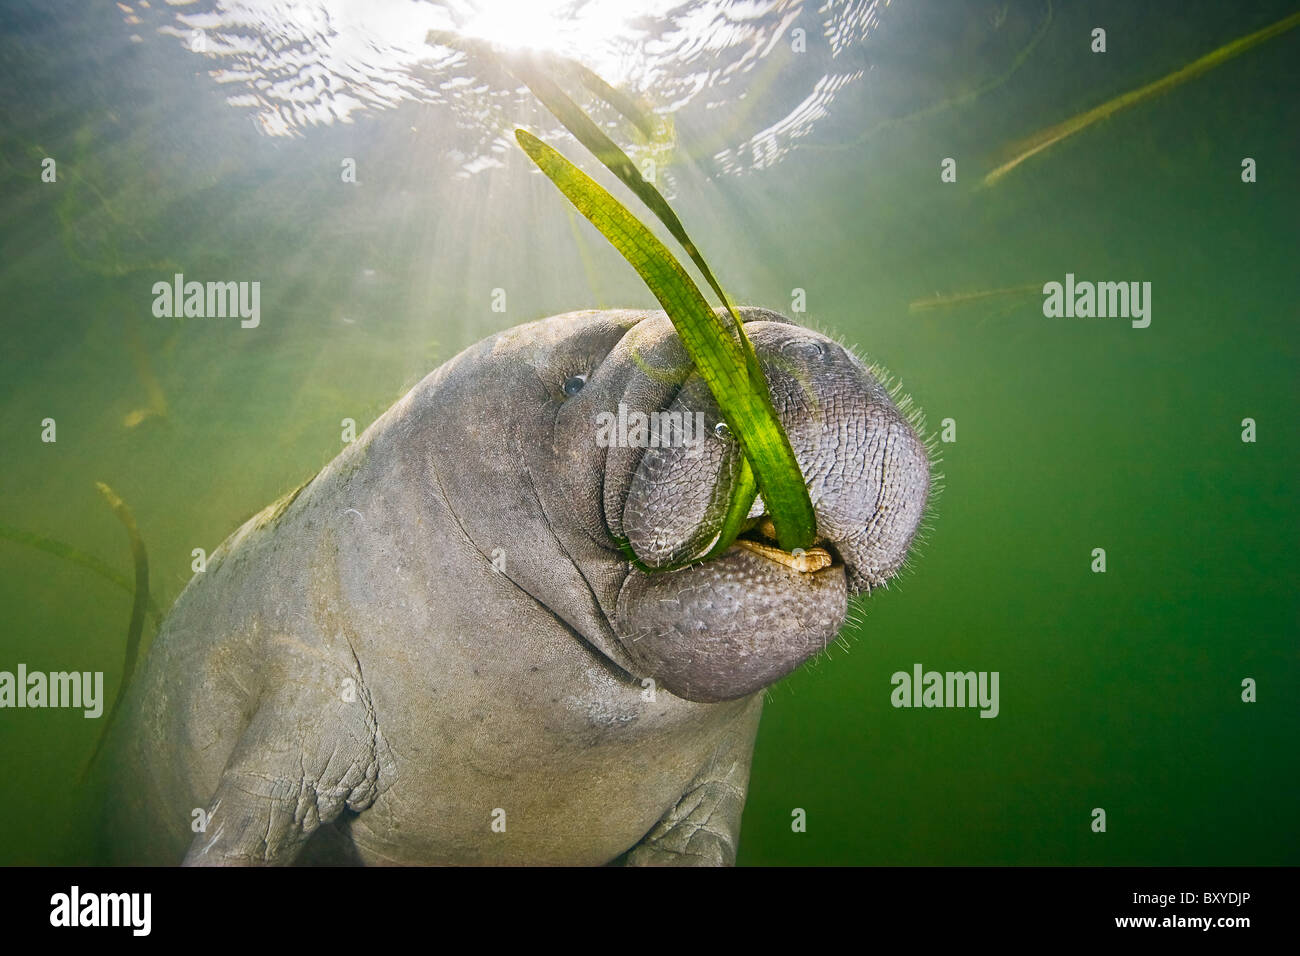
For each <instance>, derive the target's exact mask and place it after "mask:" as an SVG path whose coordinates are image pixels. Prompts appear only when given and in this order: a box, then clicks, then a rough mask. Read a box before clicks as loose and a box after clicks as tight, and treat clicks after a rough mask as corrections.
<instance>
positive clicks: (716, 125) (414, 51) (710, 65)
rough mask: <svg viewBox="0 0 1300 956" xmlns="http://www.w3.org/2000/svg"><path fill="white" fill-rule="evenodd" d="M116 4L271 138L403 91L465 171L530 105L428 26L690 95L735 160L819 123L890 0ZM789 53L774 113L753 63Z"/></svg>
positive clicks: (767, 161) (778, 152)
mask: <svg viewBox="0 0 1300 956" xmlns="http://www.w3.org/2000/svg"><path fill="white" fill-rule="evenodd" d="M118 6H119V8H120V9H121V10H122V15H123V17H124V19H125V21H126V22H127V24H129V25H130V26H131V27H132V28H133V30H134V33H133V39H134V40H136V42H145V41H146V40H147V39H148V38H149V37H151V36H154V37H156V36H162V37H168V38H171V39H173V40H175V41H176V42H178V43H179V44H180V45H181V47H182V49H184V50H185V51H186V52H187V53H188V54H190V55H192V56H195V57H203V58H204V59H205V61H206V62H207V64H208V65H207V72H208V73H209V75H210V76H211V77H212V79H213V80H214V81H216V82H217V83H219V84H221V85H222V86H224V87H226V88H227V90H228V92H227V102H228V103H229V104H230V105H231V106H233V107H236V108H240V109H246V110H249V111H251V112H252V114H253V115H254V116H255V117H256V120H257V123H258V125H259V126H260V128H261V129H262V131H263V132H265V133H266V134H268V135H271V136H290V135H301V134H303V133H304V132H305V131H307V130H309V129H310V128H311V127H313V126H320V125H329V124H333V123H338V122H349V121H351V120H352V119H353V118H354V117H355V116H357V114H359V113H360V112H363V111H367V110H384V109H389V108H391V107H394V106H396V105H398V104H401V103H403V102H407V101H414V102H419V103H425V104H433V105H436V106H438V107H439V108H440V109H441V110H443V111H445V114H446V115H445V116H443V117H439V119H438V120H435V122H440V121H446V122H454V123H455V124H456V125H457V126H458V127H460V128H461V129H462V130H470V131H474V132H476V133H477V134H478V135H477V142H476V143H474V145H473V147H472V148H471V149H470V150H468V152H467V155H466V156H465V158H464V161H463V168H464V170H465V171H467V172H471V173H472V172H477V171H481V170H482V169H485V168H489V167H490V166H493V165H496V164H497V161H496V160H494V159H493V157H492V156H491V152H492V150H493V149H494V148H497V149H498V150H499V147H500V145H501V144H502V142H503V135H504V134H506V133H508V129H506V125H507V122H508V120H509V119H510V118H511V117H513V116H515V115H517V114H519V113H521V112H523V111H525V110H528V109H530V108H531V104H530V102H529V100H528V97H527V96H526V91H524V90H523V89H522V88H521V87H520V86H519V85H518V84H517V83H513V82H511V81H510V80H509V79H508V78H507V77H505V76H504V75H503V74H502V72H501V71H500V70H499V69H495V68H494V67H493V65H492V64H485V63H483V62H481V60H480V59H478V58H475V57H473V56H466V55H465V54H464V53H463V52H461V51H459V50H455V49H451V48H449V47H446V46H439V45H435V44H431V43H429V42H426V39H425V38H426V35H427V34H428V33H429V31H431V30H437V31H448V32H450V33H452V34H455V35H457V36H460V37H469V38H475V39H480V40H486V41H489V42H490V43H492V44H494V45H496V46H497V47H499V48H503V49H515V48H521V47H522V48H527V49H530V50H534V51H542V52H545V53H550V54H555V55H558V56H562V57H567V58H570V59H573V60H577V61H579V62H581V63H582V64H584V65H585V66H587V67H589V68H591V69H593V70H595V71H596V72H597V73H598V74H600V75H601V76H602V77H604V78H605V79H606V80H608V81H609V82H610V83H611V84H613V85H615V86H618V87H620V88H625V89H627V90H629V91H631V92H632V93H633V94H634V95H636V96H638V97H639V98H641V99H642V100H643V101H644V102H646V103H648V104H649V105H650V107H651V108H652V109H655V110H658V111H661V112H664V113H673V112H677V111H680V110H682V109H684V108H686V107H687V106H691V107H692V108H693V109H695V110H697V111H699V114H700V115H705V114H707V116H708V117H709V122H708V125H709V127H710V128H711V129H712V130H713V131H714V132H715V133H718V132H722V133H724V135H723V136H722V137H721V142H719V143H718V144H717V149H716V152H715V158H716V159H717V161H718V162H719V165H720V167H721V168H723V169H729V170H735V169H744V168H747V167H751V166H767V165H771V164H772V163H774V162H776V161H777V160H779V159H780V157H781V156H782V155H783V154H784V153H785V152H786V151H788V149H789V148H790V145H791V144H792V143H794V142H795V141H797V140H799V139H802V138H804V137H807V136H810V135H812V134H813V133H814V131H815V128H816V126H817V124H818V122H819V121H820V120H822V119H823V118H825V117H826V116H827V115H828V114H829V113H830V111H831V109H832V107H833V103H834V100H835V98H836V96H837V95H838V94H840V93H841V91H843V90H844V89H845V88H846V87H848V86H850V85H852V84H855V83H859V82H861V81H862V79H863V77H864V76H865V75H866V69H865V68H864V65H863V62H862V57H861V56H860V54H858V51H857V47H858V46H859V44H861V42H862V41H863V40H865V39H866V38H867V37H868V36H869V35H870V34H871V32H872V31H873V30H875V29H876V28H877V27H878V25H879V23H880V15H881V10H882V9H883V8H885V7H887V6H888V4H887V3H882V2H881V0H850V2H847V3H833V4H832V3H823V4H818V3H816V2H799V0H766V2H764V0H751V2H729V0H710V2H705V3H697V4H682V3H680V2H676V0H632V2H629V0H585V2H584V0H476V2H473V3H466V2H449V3H429V2H418V0H376V2H369V3H365V4H362V5H357V4H354V3H349V2H347V0H324V2H292V3H279V2H256V0H217V2H215V3H184V4H173V5H169V6H166V7H161V6H150V7H146V6H145V5H144V4H139V3H137V4H135V5H132V4H130V3H119V4H118ZM799 31H802V35H800V32H799ZM809 36H811V37H812V38H813V42H811V43H809V42H808V37H809ZM820 38H824V40H823V41H822V42H817V41H818V40H819V39H820ZM778 47H780V48H782V49H778ZM809 51H811V52H809ZM795 53H802V54H804V55H805V56H806V57H807V59H808V60H809V61H810V63H809V64H808V68H806V69H803V70H801V71H799V73H798V75H797V77H796V78H795V80H794V82H793V83H792V82H791V78H790V76H789V71H785V75H784V76H783V78H782V88H781V90H780V97H781V100H782V101H783V103H786V104H788V105H786V106H783V107H781V109H780V112H779V113H778V115H775V116H773V115H772V110H771V109H770V108H767V105H766V104H760V106H759V108H755V103H754V101H755V99H757V98H758V94H759V92H760V91H759V90H756V89H755V88H754V81H755V75H754V74H755V73H756V71H757V79H758V80H759V81H760V82H761V83H762V85H763V87H764V88H765V89H767V92H769V93H770V92H772V91H771V90H770V87H771V79H772V78H771V75H770V71H766V74H765V71H764V68H763V65H764V63H765V62H766V61H770V60H771V59H772V58H773V55H774V54H778V55H779V56H780V59H782V60H783V61H784V60H788V58H789V56H791V55H794V54H795ZM855 54H858V55H855Z"/></svg>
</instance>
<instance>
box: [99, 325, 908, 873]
mask: <svg viewBox="0 0 1300 956" xmlns="http://www.w3.org/2000/svg"><path fill="white" fill-rule="evenodd" d="M743 314H744V317H745V321H746V323H747V325H746V328H747V330H748V332H749V335H750V338H751V339H752V341H753V343H754V346H755V349H756V350H757V352H758V355H759V358H760V361H761V362H762V363H763V365H764V370H765V373H766V374H767V375H768V376H769V382H770V385H771V390H772V394H773V402H774V405H775V407H776V408H777V410H778V413H779V415H780V418H781V420H782V423H783V424H784V426H785V428H786V430H787V432H788V434H789V437H790V441H791V444H792V445H793V447H794V449H795V451H796V454H797V457H798V459H799V463H800V466H801V468H802V469H803V472H804V475H805V477H806V479H807V481H808V484H809V491H810V495H811V498H812V502H813V505H814V508H815V510H816V515H817V522H818V536H819V538H820V539H821V540H822V541H824V542H826V543H828V544H829V546H830V550H832V552H833V554H834V555H835V556H836V558H837V559H838V560H837V561H836V563H835V564H834V565H832V566H831V567H828V568H825V569H823V570H820V571H817V572H814V573H801V572H798V571H795V570H792V569H790V568H788V567H786V566H785V565H783V564H780V563H777V562H775V561H772V560H770V559H768V558H766V557H761V556H759V555H758V554H755V553H753V552H752V551H750V550H747V549H745V548H743V547H740V546H732V548H730V549H729V550H728V551H727V552H725V553H724V554H723V555H722V556H720V557H718V558H716V559H714V560H711V561H708V562H705V563H697V564H695V565H693V566H690V567H687V568H685V569H682V570H676V571H669V572H659V573H648V572H647V571H645V570H641V569H639V568H636V567H634V565H633V564H632V563H631V562H629V561H628V560H627V559H626V557H625V554H624V553H623V552H622V551H620V549H619V547H618V544H617V542H616V537H625V538H626V539H627V542H628V544H629V545H630V546H631V548H632V549H633V550H634V551H635V553H636V554H637V556H638V558H639V559H640V561H641V562H642V563H643V564H645V565H647V566H651V565H663V564H665V563H669V562H678V561H681V560H689V559H691V558H696V557H699V556H701V555H702V554H703V553H704V552H705V551H706V550H707V547H708V545H709V544H710V543H711V541H712V539H713V537H714V535H716V533H717V530H718V528H719V527H720V525H721V519H722V512H723V508H724V507H725V503H726V500H727V498H728V494H729V491H730V486H731V481H732V480H733V479H732V475H733V473H734V469H735V467H736V464H737V462H738V460H739V458H738V451H737V449H736V446H735V441H734V439H733V438H731V437H730V436H729V435H727V434H725V433H724V434H723V435H722V436H721V437H719V436H717V435H715V433H714V425H715V423H717V422H718V421H719V420H720V416H719V413H718V409H717V406H716V405H715V403H714V401H713V399H712V397H711V395H710V394H709V391H708V389H707V388H706V387H705V386H704V385H703V383H702V381H701V380H700V379H699V378H698V376H697V375H696V374H695V373H694V372H691V371H690V363H689V361H688V359H687V358H686V356H685V354H684V352H683V351H682V349H681V346H680V342H679V340H678V339H677V337H676V334H675V333H674V331H673V329H672V326H671V324H670V323H669V322H668V320H667V318H666V317H665V316H664V315H663V314H662V313H643V312H631V311H611V312H578V313H571V314H568V315H560V316H555V317H553V318H550V319H545V320H543V321H540V322H534V323H532V324H529V325H524V326H521V327H519V328H515V329H511V330H509V331H506V332H502V333H500V334H498V335H495V336H493V337H491V338H489V339H486V340H485V341H483V342H481V343H479V344H478V345H475V346H473V347H471V348H470V349H468V350H467V351H465V352H464V353H462V354H461V355H459V356H457V357H456V358H454V359H452V360H451V361H450V362H448V363H447V364H446V365H444V366H443V367H441V368H440V369H438V370H437V371H436V372H434V373H433V374H431V375H430V376H429V377H428V378H426V379H425V380H424V381H423V382H421V383H420V384H419V385H417V386H416V387H415V388H414V389H413V390H412V391H411V392H410V393H409V394H408V395H407V396H406V397H405V398H403V399H402V400H401V401H400V402H398V403H397V404H396V405H394V406H393V407H392V408H391V409H389V411H388V412H387V413H385V414H384V415H383V416H382V417H381V418H380V419H379V420H378V421H377V422H375V423H374V425H372V426H371V427H370V428H369V429H368V430H367V431H366V432H365V434H364V435H363V436H362V437H361V438H360V439H358V440H357V441H356V442H355V443H353V444H352V445H350V446H349V447H348V448H347V449H346V450H345V451H344V452H343V453H342V454H341V455H339V456H338V458H336V459H335V460H334V461H333V462H332V463H331V464H330V465H329V466H327V467H326V468H325V469H324V470H323V471H322V472H321V473H320V474H319V475H318V476H316V478H314V479H313V480H312V481H311V482H310V483H309V484H308V485H307V486H306V487H305V488H303V489H302V490H301V491H300V492H299V493H297V495H296V497H290V498H288V499H286V500H282V501H281V502H277V503H276V504H275V505H272V506H271V507H270V508H268V509H266V510H265V511H264V512H262V513H261V514H259V515H258V516H256V517H254V518H253V519H251V520H250V521H249V522H247V523H246V524H245V525H244V526H243V527H242V528H240V529H239V530H238V531H237V532H236V533H235V534H234V535H232V536H231V537H230V538H229V539H228V540H227V541H226V542H225V543H224V544H223V545H222V546H221V548H220V549H219V550H218V551H217V552H216V553H215V554H214V555H213V556H212V558H211V560H210V562H209V564H208V568H207V571H206V572H205V573H202V574H198V575H196V576H195V578H194V579H193V580H192V581H191V583H190V585H189V586H188V587H187V588H186V589H185V591H184V592H183V593H182V594H181V596H180V598H179V600H178V601H177V603H176V606H175V608H174V609H173V610H172V612H171V614H170V616H169V617H168V618H167V621H166V623H165V626H164V627H163V629H162V631H161V633H160V634H159V636H158V638H157V639H156V641H155V642H154V646H153V647H152V648H151V650H150V652H149V654H148V657H147V659H146V661H145V662H144V664H143V665H142V669H141V671H140V673H139V674H138V675H137V677H136V679H135V682H134V685H133V687H132V689H131V692H130V697H129V701H128V706H127V709H126V711H125V713H124V717H125V719H124V720H123V721H121V722H120V723H119V727H118V728H117V731H116V733H115V735H114V736H115V741H114V743H113V745H112V748H111V750H110V752H109V754H108V755H107V759H106V760H105V761H104V765H105V766H107V767H111V768H114V771H115V773H116V782H115V786H114V791H113V795H112V797H111V800H110V804H109V806H110V813H111V815H112V819H111V821H110V832H111V834H112V839H113V842H114V845H115V853H116V857H117V859H118V860H119V861H122V862H134V863H146V862H149V863H177V862H180V861H182V860H184V861H185V862H186V863H189V864H263V863H290V862H294V861H300V862H323V861H331V862H337V861H351V862H365V863H376V864H382V863H393V864H407V863H469V864H491V863H503V864H509V863H536V864H598V863H606V862H609V861H613V860H616V859H621V860H623V861H624V862H628V863H636V864H643V863H704V864H724V863H731V862H733V861H734V859H735V853H736V843H737V833H738V829H739V824H740V815H741V809H742V807H743V805H744V799H745V791H746V787H747V785H748V778H749V766H750V756H751V752H752V748H753V742H754V736H755V733H756V730H757V727H758V718H759V711H760V708H761V705H762V688H763V687H765V686H766V685H768V684H770V683H772V682H773V681H775V680H777V679H779V678H780V677H782V676H783V675H785V674H787V673H789V672H790V671H791V670H793V669H794V668H795V667H797V666H798V665H799V664H800V663H801V662H803V661H804V660H806V659H807V658H808V657H810V656H812V655H814V654H816V653H817V652H819V651H821V650H822V649H823V648H825V646H826V644H827V642H829V641H830V640H832V639H833V638H834V637H835V635H836V633H837V632H838V630H839V629H840V627H841V625H842V624H843V622H844V618H845V613H846V603H847V600H848V598H849V596H850V595H853V594H856V593H859V592H865V591H867V590H869V589H870V588H872V587H875V586H877V585H879V584H883V583H884V582H885V581H886V580H887V579H888V578H889V577H890V576H891V575H892V574H893V573H894V572H895V571H896V570H897V569H898V567H899V565H900V563H901V562H902V561H903V558H904V556H905V554H906V551H907V548H908V546H909V544H910V542H911V540H912V537H913V535H914V533H915V532H916V529H917V525H918V523H919V521H920V518H921V513H922V510H923V507H924V504H925V500H926V495H927V492H928V488H929V469H928V463H927V458H926V452H925V448H924V446H923V444H922V443H921V441H920V440H919V439H918V437H917V436H916V434H915V433H914V432H913V431H912V429H911V428H910V427H909V426H908V424H907V423H906V422H905V421H904V420H903V418H902V416H901V415H900V414H899V413H898V411H897V410H896V409H895V407H894V405H893V404H892V403H891V402H890V400H889V397H888V395H887V394H886V392H885V390H884V389H883V388H882V387H881V386H880V384H878V383H877V382H876V381H875V380H874V379H873V378H872V376H871V375H870V374H869V373H868V372H867V370H866V368H865V367H864V366H863V365H862V364H861V363H860V362H859V361H858V360H857V359H856V358H854V357H852V356H850V355H849V354H848V353H847V352H845V351H844V350H843V349H841V348H840V347H839V346H838V345H836V344H835V343H833V342H831V341H830V340H829V339H827V338H825V337H823V336H821V335H818V334H816V333H814V332H810V331H808V330H806V329H803V328H800V327H799V326H796V325H793V324H790V323H789V322H788V320H786V319H784V318H782V317H781V316H779V315H777V314H775V313H771V312H765V311H763V310H758V309H746V310H743ZM688 373H689V374H688ZM577 375H585V376H587V378H586V384H585V387H583V388H581V390H579V391H577V392H576V394H574V395H572V396H569V395H566V394H565V390H564V383H565V382H566V380H570V379H571V378H573V377H574V376H577ZM620 401H621V402H624V403H626V404H627V405H628V407H629V408H630V409H633V410H641V411H646V412H650V411H658V410H662V409H665V408H668V407H670V406H672V407H678V408H681V409H683V410H685V411H688V412H693V411H696V410H700V411H703V412H704V413H705V416H706V421H707V426H708V432H707V435H706V437H705V439H704V441H703V444H702V445H696V446H695V447H694V448H693V449H690V448H682V447H677V448H662V449H653V448H651V449H643V448H604V447H598V444H597V441H596V431H597V428H596V423H597V419H596V415H597V413H598V412H601V411H608V412H615V411H616V410H617V407H618V403H619V402H620ZM761 512H762V503H761V500H760V501H759V502H756V504H755V508H754V510H753V511H752V512H751V514H752V515H754V516H755V517H757V516H758V515H759V514H760V513H761ZM701 526H703V527H704V528H705V532H704V533H703V534H701V533H699V529H700V528H701ZM494 558H495V559H496V563H495V565H494ZM652 681H653V683H651V682H652ZM199 809H202V810H203V811H204V815H206V817H207V823H206V827H204V828H203V830H202V832H196V831H195V830H194V829H193V825H194V822H195V819H196V813H195V811H196V810H199ZM503 817H504V823H505V828H504V832H499V831H500V827H501V820H502V819H503ZM494 820H495V821H497V826H496V828H495V829H494V827H493V823H494Z"/></svg>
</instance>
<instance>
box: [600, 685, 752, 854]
mask: <svg viewBox="0 0 1300 956" xmlns="http://www.w3.org/2000/svg"><path fill="white" fill-rule="evenodd" d="M762 711H763V696H762V694H758V695H755V697H754V700H753V701H752V702H751V703H750V705H749V706H748V707H747V708H746V709H745V711H744V713H742V714H741V715H740V717H739V719H737V721H736V722H735V724H733V725H732V728H731V731H730V732H729V733H728V734H727V736H726V737H725V738H724V739H723V741H722V742H721V743H720V744H719V745H718V748H717V749H716V750H715V751H714V752H713V755H712V756H711V757H710V758H709V759H708V761H707V762H706V763H705V764H704V766H703V767H702V768H701V769H700V772H699V773H698V774H696V776H695V779H693V780H692V781H691V783H690V786H688V787H687V788H686V792H685V793H684V794H682V798H681V799H680V800H678V801H677V803H676V804H675V805H674V806H673V807H672V808H671V809H669V811H668V812H667V813H665V814H664V815H663V816H662V817H661V818H660V819H659V822H658V823H656V824H655V825H654V826H653V827H652V828H651V829H650V832H649V833H647V834H646V835H645V836H644V837H642V838H641V842H639V843H638V844H637V845H636V846H634V847H633V848H632V849H631V850H629V851H628V853H627V855H626V856H625V858H624V861H623V862H624V864H625V865H627V866H731V865H733V864H734V863H735V862H736V845H737V842H738V840H739V835H740V815H741V812H742V811H743V810H744V809H745V793H746V791H747V790H748V787H749V766H750V761H751V759H752V757H753V753H754V737H755V735H756V734H757V733H758V718H759V715H760V714H761V713H762Z"/></svg>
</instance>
